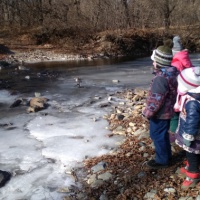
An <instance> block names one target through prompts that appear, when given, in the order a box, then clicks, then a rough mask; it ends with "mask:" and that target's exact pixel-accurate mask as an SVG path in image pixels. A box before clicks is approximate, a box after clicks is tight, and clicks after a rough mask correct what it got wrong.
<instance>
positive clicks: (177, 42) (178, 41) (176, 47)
mask: <svg viewBox="0 0 200 200" xmlns="http://www.w3.org/2000/svg"><path fill="white" fill-rule="evenodd" d="M173 44H174V45H173V48H172V52H173V55H175V54H176V53H177V52H179V51H182V50H183V46H182V43H181V38H180V37H179V36H178V35H177V36H175V37H174V38H173Z"/></svg>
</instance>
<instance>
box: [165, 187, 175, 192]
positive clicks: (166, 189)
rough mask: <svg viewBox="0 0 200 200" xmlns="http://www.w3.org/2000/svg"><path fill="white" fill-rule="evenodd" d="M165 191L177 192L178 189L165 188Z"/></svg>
mask: <svg viewBox="0 0 200 200" xmlns="http://www.w3.org/2000/svg"><path fill="white" fill-rule="evenodd" d="M164 191H165V192H167V193H175V192H176V190H175V189H174V188H165V189H164Z"/></svg>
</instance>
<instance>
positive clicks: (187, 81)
mask: <svg viewBox="0 0 200 200" xmlns="http://www.w3.org/2000/svg"><path fill="white" fill-rule="evenodd" d="M199 86H200V67H190V68H186V69H184V70H183V71H182V72H181V73H180V74H179V75H178V93H179V94H180V95H184V94H186V93H187V92H188V91H189V90H192V89H195V88H197V87H199Z"/></svg>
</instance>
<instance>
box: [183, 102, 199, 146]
mask: <svg viewBox="0 0 200 200" xmlns="http://www.w3.org/2000/svg"><path fill="white" fill-rule="evenodd" d="M185 111H186V121H185V124H184V129H183V130H184V133H183V139H184V144H185V145H186V146H190V145H191V142H192V141H194V140H195V136H196V135H197V134H198V133H199V123H200V107H199V103H198V102H197V101H196V100H191V101H189V102H188V103H186V106H185Z"/></svg>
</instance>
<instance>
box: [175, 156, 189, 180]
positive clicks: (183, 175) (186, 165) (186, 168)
mask: <svg viewBox="0 0 200 200" xmlns="http://www.w3.org/2000/svg"><path fill="white" fill-rule="evenodd" d="M184 164H185V167H181V168H180V169H179V170H178V175H179V176H180V177H185V176H186V172H187V171H188V168H189V163H188V161H187V160H186V161H184Z"/></svg>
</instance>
